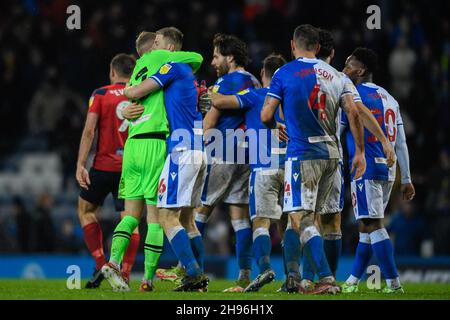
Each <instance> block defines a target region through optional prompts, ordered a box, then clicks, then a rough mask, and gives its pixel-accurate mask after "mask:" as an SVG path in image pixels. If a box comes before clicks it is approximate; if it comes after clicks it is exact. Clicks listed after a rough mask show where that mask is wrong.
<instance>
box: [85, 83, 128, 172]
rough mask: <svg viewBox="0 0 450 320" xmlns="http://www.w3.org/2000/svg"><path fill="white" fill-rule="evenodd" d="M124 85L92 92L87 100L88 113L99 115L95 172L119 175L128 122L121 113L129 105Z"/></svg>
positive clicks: (106, 87) (115, 85)
mask: <svg viewBox="0 0 450 320" xmlns="http://www.w3.org/2000/svg"><path fill="white" fill-rule="evenodd" d="M124 88H125V83H116V84H111V85H108V86H104V87H101V88H99V89H96V90H94V92H93V93H92V95H91V98H90V99H89V112H94V113H96V114H98V116H99V119H98V124H97V128H98V134H97V150H96V153H95V158H94V163H93V165H92V167H93V168H94V169H97V170H102V171H111V172H121V171H122V158H123V148H124V145H125V141H126V139H127V137H128V120H126V119H124V118H123V116H122V110H123V108H125V107H126V106H127V105H128V104H129V103H130V102H129V101H128V99H127V98H126V97H125V96H124V94H123V89H124Z"/></svg>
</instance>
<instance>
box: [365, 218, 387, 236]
mask: <svg viewBox="0 0 450 320" xmlns="http://www.w3.org/2000/svg"><path fill="white" fill-rule="evenodd" d="M361 223H362V229H363V231H362V232H364V233H371V232H373V231H375V230H378V229H381V228H383V227H384V225H383V221H382V220H381V219H362V220H361ZM360 230H361V229H360Z"/></svg>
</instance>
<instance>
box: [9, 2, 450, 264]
mask: <svg viewBox="0 0 450 320" xmlns="http://www.w3.org/2000/svg"><path fill="white" fill-rule="evenodd" d="M71 4H77V5H79V6H80V8H81V30H68V29H67V28H66V19H67V18H68V16H69V15H68V14H67V13H66V8H67V7H68V6H69V5H71ZM371 4H378V5H379V6H380V7H381V14H382V23H381V30H368V29H367V27H366V20H367V18H368V17H369V15H368V14H367V13H366V8H367V7H368V6H369V5H371ZM449 14H450V2H449V1H443V0H442V1H387V0H385V1H356V0H347V1H322V0H315V1H290V0H253V1H252V0H247V1H226V2H216V3H213V2H212V1H198V0H192V1H167V0H166V1H162V0H156V1H137V0H127V1H125V2H117V1H116V2H115V1H67V0H58V1H56V0H43V1H37V0H26V1H25V0H23V1H2V2H0V88H1V102H0V104H1V108H0V119H1V125H0V137H1V138H0V252H15V253H17V252H72V253H77V252H86V249H85V247H84V244H83V241H82V232H81V229H80V227H79V223H78V220H77V216H76V200H77V196H78V189H77V185H76V183H75V179H74V174H75V164H76V156H77V152H78V144H79V139H80V136H81V131H82V128H83V125H84V118H85V114H86V111H87V101H88V99H89V96H90V94H91V92H92V91H93V90H94V89H95V88H97V87H100V86H103V85H105V84H108V82H109V79H108V69H109V62H110V60H111V58H112V57H113V56H114V55H115V54H117V53H119V52H126V53H135V50H134V43H135V38H136V36H137V35H138V34H139V32H140V31H143V30H148V31H155V30H157V29H159V28H161V27H165V26H176V27H178V28H179V29H180V30H182V31H183V33H184V35H185V38H184V50H189V51H197V52H200V53H202V54H203V56H204V58H205V62H204V64H203V66H202V68H201V69H200V71H199V73H198V77H199V79H200V80H203V79H204V80H206V81H207V83H208V85H210V84H212V83H213V82H214V81H215V72H214V71H213V70H212V68H211V67H210V62H211V58H212V38H213V36H214V34H215V33H217V32H223V33H231V34H235V35H237V36H239V37H241V38H242V39H243V40H244V41H245V42H246V43H247V44H248V48H249V52H250V56H251V58H252V63H251V65H250V66H249V67H248V70H249V71H250V72H252V73H254V74H255V75H256V76H259V71H260V68H261V61H262V60H263V59H264V57H265V56H266V55H268V54H270V53H272V52H278V53H281V54H283V55H284V56H285V57H286V58H288V59H290V57H291V55H290V39H291V37H292V33H293V30H294V28H295V27H296V26H297V25H299V24H303V23H311V24H313V25H315V26H319V27H323V28H327V29H330V30H331V31H332V32H333V34H334V37H335V40H336V57H335V59H334V60H333V62H332V64H333V66H334V67H336V68H337V69H338V70H341V69H342V67H343V65H344V62H345V59H346V57H347V56H348V55H349V54H350V53H351V52H352V51H353V49H354V48H356V47H358V46H368V47H370V48H372V49H374V50H375V51H376V52H377V53H378V54H379V58H380V59H379V60H380V68H379V70H378V72H377V74H376V77H375V82H376V83H377V84H379V85H381V86H383V87H385V88H386V89H387V90H388V91H390V92H391V93H392V94H393V95H394V97H396V98H397V100H398V101H399V103H400V106H401V111H402V115H403V119H404V122H405V129H406V133H407V138H408V146H409V152H410V158H411V171H412V177H413V181H414V184H415V186H416V191H417V197H416V199H415V200H414V201H413V202H412V203H409V204H408V203H405V202H403V201H401V200H400V199H399V191H398V188H399V186H398V184H397V185H396V187H395V188H394V191H393V194H392V197H391V204H390V205H389V208H388V210H387V213H386V224H387V225H388V226H390V231H391V235H392V238H393V239H394V242H395V249H396V253H397V255H415V256H420V255H422V256H437V255H450V144H449V136H450V135H449V127H450V108H449V89H450V86H449V65H450V25H449V21H450V19H449ZM30 163H31V164H30ZM223 209H224V208H219V209H218V211H219V212H216V215H215V216H214V218H213V221H212V223H211V224H210V228H209V231H208V234H207V237H208V240H209V241H206V244H207V252H208V253H209V254H219V255H227V254H229V253H232V252H233V250H234V248H233V245H232V243H233V239H232V236H233V233H232V232H231V231H230V230H231V228H230V225H229V222H228V219H227V218H226V215H225V214H224V213H223V212H222V211H223ZM100 218H101V220H102V224H103V226H104V234H105V241H106V242H108V238H109V237H110V234H111V231H112V229H113V228H114V225H115V224H116V222H117V215H116V214H115V213H114V212H113V209H112V206H111V202H110V201H107V202H106V203H105V207H104V208H103V210H102V212H101V215H100ZM343 232H344V248H343V249H344V253H347V254H351V253H352V252H353V251H354V248H355V243H356V241H357V231H356V225H355V222H354V218H353V213H352V211H351V209H350V202H349V201H348V195H347V201H346V209H345V212H344V215H343ZM273 242H274V245H277V244H278V243H279V239H277V238H276V237H274V240H273ZM107 248H108V247H107ZM274 250H275V251H277V250H279V247H278V246H275V247H274ZM105 251H106V250H105ZM106 252H107V251H106Z"/></svg>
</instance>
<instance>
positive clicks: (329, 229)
mask: <svg viewBox="0 0 450 320" xmlns="http://www.w3.org/2000/svg"><path fill="white" fill-rule="evenodd" d="M320 222H321V228H322V235H323V236H324V237H325V236H326V235H331V234H334V235H337V234H341V216H340V214H329V215H321V216H320Z"/></svg>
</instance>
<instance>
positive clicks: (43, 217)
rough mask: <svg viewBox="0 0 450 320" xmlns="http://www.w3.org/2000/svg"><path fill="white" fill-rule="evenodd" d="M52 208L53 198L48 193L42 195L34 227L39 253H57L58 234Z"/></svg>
mask: <svg viewBox="0 0 450 320" xmlns="http://www.w3.org/2000/svg"><path fill="white" fill-rule="evenodd" d="M52 208H53V198H52V197H51V196H50V195H49V194H47V193H43V194H41V195H40V196H39V200H38V203H37V205H36V209H35V210H36V221H35V222H34V225H33V227H34V232H35V235H36V239H35V243H36V248H35V249H36V251H37V252H53V251H55V246H56V237H55V235H56V234H55V227H54V224H53V219H52V214H51V210H52Z"/></svg>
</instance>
